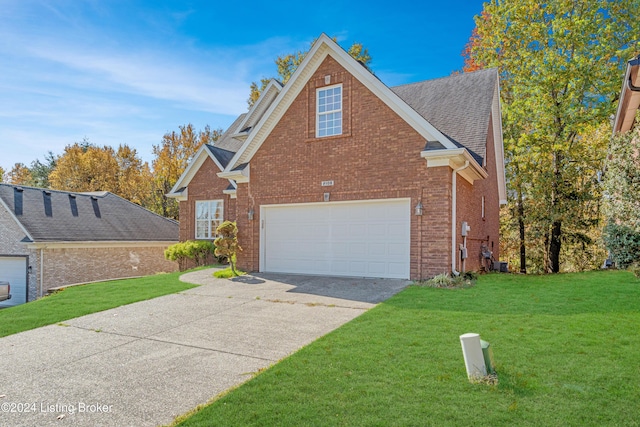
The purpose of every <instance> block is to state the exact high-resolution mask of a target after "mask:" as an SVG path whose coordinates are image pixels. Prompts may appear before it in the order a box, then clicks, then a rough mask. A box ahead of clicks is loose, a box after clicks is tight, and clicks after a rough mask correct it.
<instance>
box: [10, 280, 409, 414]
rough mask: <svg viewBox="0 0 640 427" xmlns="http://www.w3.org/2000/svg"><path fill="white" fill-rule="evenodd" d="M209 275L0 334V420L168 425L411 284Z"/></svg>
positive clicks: (396, 281)
mask: <svg viewBox="0 0 640 427" xmlns="http://www.w3.org/2000/svg"><path fill="white" fill-rule="evenodd" d="M212 272H213V270H211V269H210V270H201V271H196V272H191V273H187V274H185V275H183V276H182V277H181V280H183V281H186V282H191V283H197V284H200V285H202V286H199V287H197V288H193V289H190V290H187V291H185V292H181V293H178V294H172V295H167V296H164V297H159V298H155V299H152V300H148V301H143V302H139V303H135V304H131V305H127V306H122V307H119V308H115V309H112V310H107V311H104V312H101V313H95V314H90V315H88V316H83V317H79V318H76V319H73V320H68V321H65V322H64V323H62V324H59V325H50V326H46V327H42V328H38V329H35V330H32V331H27V332H23V333H20V334H16V335H11V336H8V337H5V338H0V361H1V363H0V366H2V371H3V372H2V373H1V374H0V378H1V380H0V408H1V411H0V425H11V426H34V425H38V426H48V425H52V426H63V425H70V426H71V425H73V426H157V425H164V424H168V423H170V422H171V421H173V419H174V418H175V417H176V416H178V415H181V414H183V413H185V412H187V411H189V410H191V409H193V408H195V407H196V406H197V405H199V404H202V403H205V402H207V401H208V400H210V399H211V398H212V397H214V396H216V395H218V394H220V393H221V392H223V391H225V390H227V389H229V388H231V387H233V386H236V385H238V384H241V383H243V382H244V381H247V380H248V379H250V378H251V377H252V375H253V374H254V373H256V372H258V371H259V370H261V369H264V368H266V367H269V366H270V365H272V364H273V363H275V362H277V361H278V360H280V359H282V358H283V357H285V356H287V355H289V354H291V353H293V352H294V351H296V350H297V349H299V348H300V347H302V346H304V345H306V344H308V343H310V342H312V341H314V340H315V339H317V338H319V337H320V336H322V335H324V334H326V333H328V332H330V331H332V330H334V329H336V328H337V327H339V326H341V325H342V324H344V323H346V322H348V321H349V320H351V319H353V318H355V317H357V316H358V315H360V314H362V313H363V312H364V311H366V310H368V309H369V308H371V307H373V306H374V305H375V304H376V303H378V302H380V301H383V300H385V299H386V298H388V297H390V296H391V295H393V294H395V293H397V292H398V291H400V290H401V289H402V288H404V287H405V286H406V285H407V284H408V283H409V282H407V281H404V280H389V279H352V278H326V277H311V276H298V275H281V274H277V275H276V274H256V275H253V276H243V277H241V278H238V279H237V280H235V281H229V280H224V279H215V278H213V277H212V276H211V275H212ZM7 410H8V411H9V412H8V411H7Z"/></svg>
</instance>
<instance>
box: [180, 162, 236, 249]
mask: <svg viewBox="0 0 640 427" xmlns="http://www.w3.org/2000/svg"><path fill="white" fill-rule="evenodd" d="M218 172H220V169H219V168H218V166H216V164H215V163H214V162H213V160H211V159H210V158H207V159H206V160H205V161H204V163H203V164H202V166H201V167H200V169H199V170H198V172H196V174H195V176H194V177H193V179H192V180H191V182H190V183H189V190H188V196H187V200H185V201H182V202H180V241H181V242H183V241H185V240H193V239H195V235H196V200H222V201H223V204H224V219H228V220H230V221H234V220H235V217H236V200H235V199H232V198H231V196H229V195H227V194H224V193H223V191H224V190H225V189H226V188H227V187H228V186H229V180H227V179H221V178H218V177H217V176H216V174H217V173H218Z"/></svg>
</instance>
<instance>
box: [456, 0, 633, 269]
mask: <svg viewBox="0 0 640 427" xmlns="http://www.w3.org/2000/svg"><path fill="white" fill-rule="evenodd" d="M639 13H640V9H639V8H638V2H637V0H618V1H608V0H575V1H570V2H569V1H563V0H552V1H549V2H543V3H541V2H538V1H537V0H520V1H517V2H507V1H498V0H491V1H490V2H487V3H485V4H484V10H483V13H482V14H481V15H480V16H478V17H476V19H475V22H476V30H475V32H474V34H473V35H472V39H471V40H470V43H469V44H468V45H467V47H468V51H467V57H466V61H465V68H466V69H473V67H498V69H499V72H500V77H501V98H502V108H503V123H504V142H505V154H506V157H507V159H506V160H507V180H508V185H509V190H510V191H509V193H510V200H509V205H510V208H511V209H510V212H511V214H512V216H513V217H514V218H515V219H516V220H515V221H514V222H513V226H517V227H519V228H520V230H519V234H520V236H521V238H522V247H521V248H524V247H525V245H526V248H527V250H528V253H529V252H531V253H532V254H533V255H534V256H533V258H534V260H533V262H531V261H532V255H531V254H529V256H528V258H529V262H531V264H532V266H533V267H534V268H538V269H540V270H544V271H548V272H558V271H560V268H561V255H562V254H563V244H564V245H569V246H571V245H574V244H576V242H583V243H584V242H587V241H589V239H588V233H586V231H588V230H591V229H593V228H594V227H598V226H599V225H598V212H597V210H598V207H597V203H598V200H599V186H598V182H597V181H598V180H597V176H598V172H599V170H600V169H601V168H602V162H603V160H604V155H605V151H606V150H605V149H604V147H603V146H601V145H598V144H599V143H597V141H594V140H593V139H591V138H590V137H589V132H590V131H591V130H593V129H594V128H596V127H598V126H599V125H601V124H602V123H605V122H606V121H607V120H608V118H609V116H610V115H611V114H612V113H613V112H614V108H615V103H614V102H613V101H614V100H615V97H616V95H617V93H618V91H619V89H620V81H621V78H622V75H623V70H624V65H625V64H626V60H627V59H628V58H629V57H631V56H633V54H634V53H635V52H636V51H637V50H638V48H639V44H638V42H637V34H638V32H639V30H640V15H639ZM516 224H517V225H516ZM524 231H526V234H527V236H526V242H525V235H524ZM535 254H539V255H540V256H539V258H538V259H537V260H535ZM523 258H524V257H523ZM524 261H525V260H524V259H523V260H522V262H524ZM524 268H525V265H521V270H524Z"/></svg>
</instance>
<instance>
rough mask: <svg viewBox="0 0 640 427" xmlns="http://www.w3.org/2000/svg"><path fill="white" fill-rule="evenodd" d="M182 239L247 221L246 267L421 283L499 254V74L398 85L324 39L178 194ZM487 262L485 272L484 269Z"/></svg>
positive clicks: (195, 163) (208, 152)
mask: <svg viewBox="0 0 640 427" xmlns="http://www.w3.org/2000/svg"><path fill="white" fill-rule="evenodd" d="M169 196H170V197H174V198H176V199H177V200H179V202H180V240H188V239H194V238H195V239H213V238H214V237H215V228H216V226H217V225H218V224H220V222H221V221H222V220H224V219H230V220H235V221H237V224H238V228H239V234H238V239H239V242H240V245H241V246H242V247H243V249H244V251H243V252H242V253H241V254H240V255H239V256H238V265H239V267H241V268H242V269H245V270H247V271H264V272H285V273H304V274H321V275H337V276H356V277H388V278H404V279H409V278H411V279H420V278H426V277H431V276H434V275H436V274H439V273H443V272H451V271H464V270H479V269H481V268H482V266H483V262H486V258H484V255H483V253H484V254H485V255H486V254H488V253H489V252H490V251H493V257H494V258H496V259H498V256H499V210H500V204H501V203H505V202H506V188H505V175H504V155H503V144H502V126H501V117H500V101H499V79H498V73H497V71H496V70H495V69H489V70H483V71H478V72H475V73H469V74H460V75H455V76H451V77H447V78H442V79H436V80H431V81H423V82H418V83H414V84H408V85H403V86H398V87H392V88H390V87H387V86H385V84H384V83H383V82H382V81H380V80H379V79H378V77H376V76H375V75H374V74H372V73H371V72H370V71H369V70H368V69H367V68H366V67H364V66H363V65H362V64H361V63H359V62H357V61H356V60H354V59H353V58H352V57H351V56H349V55H348V54H347V53H346V52H345V51H344V50H343V49H342V48H341V47H340V46H338V45H337V44H336V43H335V42H333V41H332V40H331V39H330V38H329V37H327V36H326V35H324V34H323V35H321V36H320V37H319V38H318V40H317V41H316V42H315V43H314V45H313V46H312V48H311V50H310V51H309V53H308V54H307V56H306V57H305V59H304V61H303V62H302V64H300V66H299V67H298V68H297V69H296V71H295V73H294V74H293V75H292V77H291V79H290V80H289V81H288V82H287V84H286V85H284V86H283V85H282V84H280V83H279V82H277V81H275V80H273V81H271V82H270V83H269V84H268V86H267V87H266V88H265V90H264V91H263V93H262V95H261V97H260V98H259V99H258V101H256V103H255V104H254V105H253V106H252V107H251V108H250V109H249V111H248V112H246V113H244V114H241V115H240V116H239V117H238V118H237V119H236V120H235V121H234V123H233V124H232V125H231V126H230V127H229V129H227V131H226V132H225V133H224V134H223V135H222V136H221V138H220V139H219V140H218V141H217V142H216V143H215V144H214V145H205V146H203V147H202V148H201V149H200V150H199V151H198V152H197V153H196V155H195V156H194V158H193V160H192V161H191V163H190V164H189V165H188V167H187V168H186V170H185V172H184V173H183V174H182V176H181V177H180V178H179V180H178V182H177V183H176V185H175V186H174V188H173V189H172V190H171V193H170V194H169ZM485 265H487V264H485Z"/></svg>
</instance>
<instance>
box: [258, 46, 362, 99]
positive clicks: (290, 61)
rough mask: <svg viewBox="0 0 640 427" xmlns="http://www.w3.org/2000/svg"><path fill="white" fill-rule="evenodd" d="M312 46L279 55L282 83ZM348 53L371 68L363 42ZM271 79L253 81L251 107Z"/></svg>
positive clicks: (277, 62)
mask: <svg viewBox="0 0 640 427" xmlns="http://www.w3.org/2000/svg"><path fill="white" fill-rule="evenodd" d="M316 40H317V39H316ZM316 40H314V41H313V42H311V46H313V44H314V43H315V42H316ZM333 41H334V42H336V43H337V42H338V41H337V39H336V38H335V37H333ZM311 46H309V49H307V50H304V51H302V50H299V51H297V52H294V53H290V54H287V55H281V56H278V57H277V58H276V60H275V63H276V67H277V70H278V77H276V79H277V80H279V81H280V82H281V83H283V84H286V83H287V82H288V81H289V79H290V78H291V76H292V75H293V73H294V72H295V71H296V69H297V68H298V65H300V64H301V63H302V61H304V58H305V56H307V53H308V52H309V50H311ZM347 53H348V54H349V55H351V56H352V57H353V58H355V59H356V60H358V61H360V63H362V65H364V66H365V67H367V69H369V66H370V64H371V55H369V50H368V49H367V48H365V47H364V46H363V45H362V43H353V44H352V45H351V47H349V49H348V50H347ZM270 81H271V78H262V79H260V83H257V82H253V83H251V86H250V90H251V94H250V95H249V99H248V100H247V103H248V104H249V107H251V106H252V105H253V104H254V103H255V102H256V101H257V100H258V98H260V94H261V93H262V91H263V90H264V89H265V88H266V87H267V85H268V84H269V82H270Z"/></svg>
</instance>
